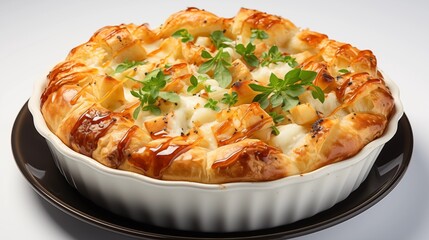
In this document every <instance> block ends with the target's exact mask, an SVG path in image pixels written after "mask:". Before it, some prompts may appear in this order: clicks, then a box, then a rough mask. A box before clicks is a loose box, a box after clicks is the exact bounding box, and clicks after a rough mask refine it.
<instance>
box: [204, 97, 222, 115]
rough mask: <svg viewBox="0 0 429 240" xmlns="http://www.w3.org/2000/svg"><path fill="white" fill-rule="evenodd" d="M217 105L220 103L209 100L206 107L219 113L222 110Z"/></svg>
mask: <svg viewBox="0 0 429 240" xmlns="http://www.w3.org/2000/svg"><path fill="white" fill-rule="evenodd" d="M217 104H218V101H216V100H214V99H213V98H209V99H208V100H207V103H206V104H205V105H204V107H205V108H210V109H211V110H213V111H216V112H217V111H219V110H220V108H219V106H218V105H217Z"/></svg>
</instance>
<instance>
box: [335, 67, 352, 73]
mask: <svg viewBox="0 0 429 240" xmlns="http://www.w3.org/2000/svg"><path fill="white" fill-rule="evenodd" d="M338 72H339V73H343V74H346V73H349V72H350V71H349V70H347V69H345V68H343V69H340V70H338Z"/></svg>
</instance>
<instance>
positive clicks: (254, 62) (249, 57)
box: [235, 42, 259, 67]
mask: <svg viewBox="0 0 429 240" xmlns="http://www.w3.org/2000/svg"><path fill="white" fill-rule="evenodd" d="M255 49H256V46H255V45H253V44H252V43H251V42H249V43H248V44H247V46H246V47H245V46H244V45H243V44H241V43H240V44H238V45H237V46H235V51H236V52H237V53H238V54H240V55H241V56H242V57H243V59H244V60H245V61H246V62H247V64H249V65H250V66H252V67H257V66H258V65H259V60H258V58H257V57H256V56H255V54H254V51H255Z"/></svg>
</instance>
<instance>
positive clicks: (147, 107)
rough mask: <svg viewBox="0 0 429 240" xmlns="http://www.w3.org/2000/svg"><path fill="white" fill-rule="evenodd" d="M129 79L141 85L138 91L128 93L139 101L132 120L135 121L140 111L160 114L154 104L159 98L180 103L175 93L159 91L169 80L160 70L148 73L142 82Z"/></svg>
mask: <svg viewBox="0 0 429 240" xmlns="http://www.w3.org/2000/svg"><path fill="white" fill-rule="evenodd" d="M130 79H132V80H135V81H138V82H140V83H141V84H142V85H143V86H142V87H141V88H140V89H137V90H131V91H130V92H131V95H133V96H134V97H136V98H138V99H139V101H140V104H139V106H138V107H137V108H136V109H135V110H134V113H133V118H134V119H137V117H138V115H139V114H140V111H150V112H151V113H153V114H155V115H159V114H161V109H160V108H159V107H158V106H157V104H156V103H157V101H158V99H159V98H162V99H164V100H166V101H169V102H179V101H180V97H179V96H178V95H177V94H176V93H174V92H164V91H161V90H162V89H163V88H164V87H165V85H167V80H168V79H169V78H168V76H166V75H164V72H163V71H161V69H155V70H153V71H152V72H150V73H148V74H147V75H146V77H145V78H144V80H143V81H140V80H136V79H133V78H130Z"/></svg>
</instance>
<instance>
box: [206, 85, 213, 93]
mask: <svg viewBox="0 0 429 240" xmlns="http://www.w3.org/2000/svg"><path fill="white" fill-rule="evenodd" d="M204 91H205V92H206V93H211V92H213V89H212V86H211V85H206V86H204Z"/></svg>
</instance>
